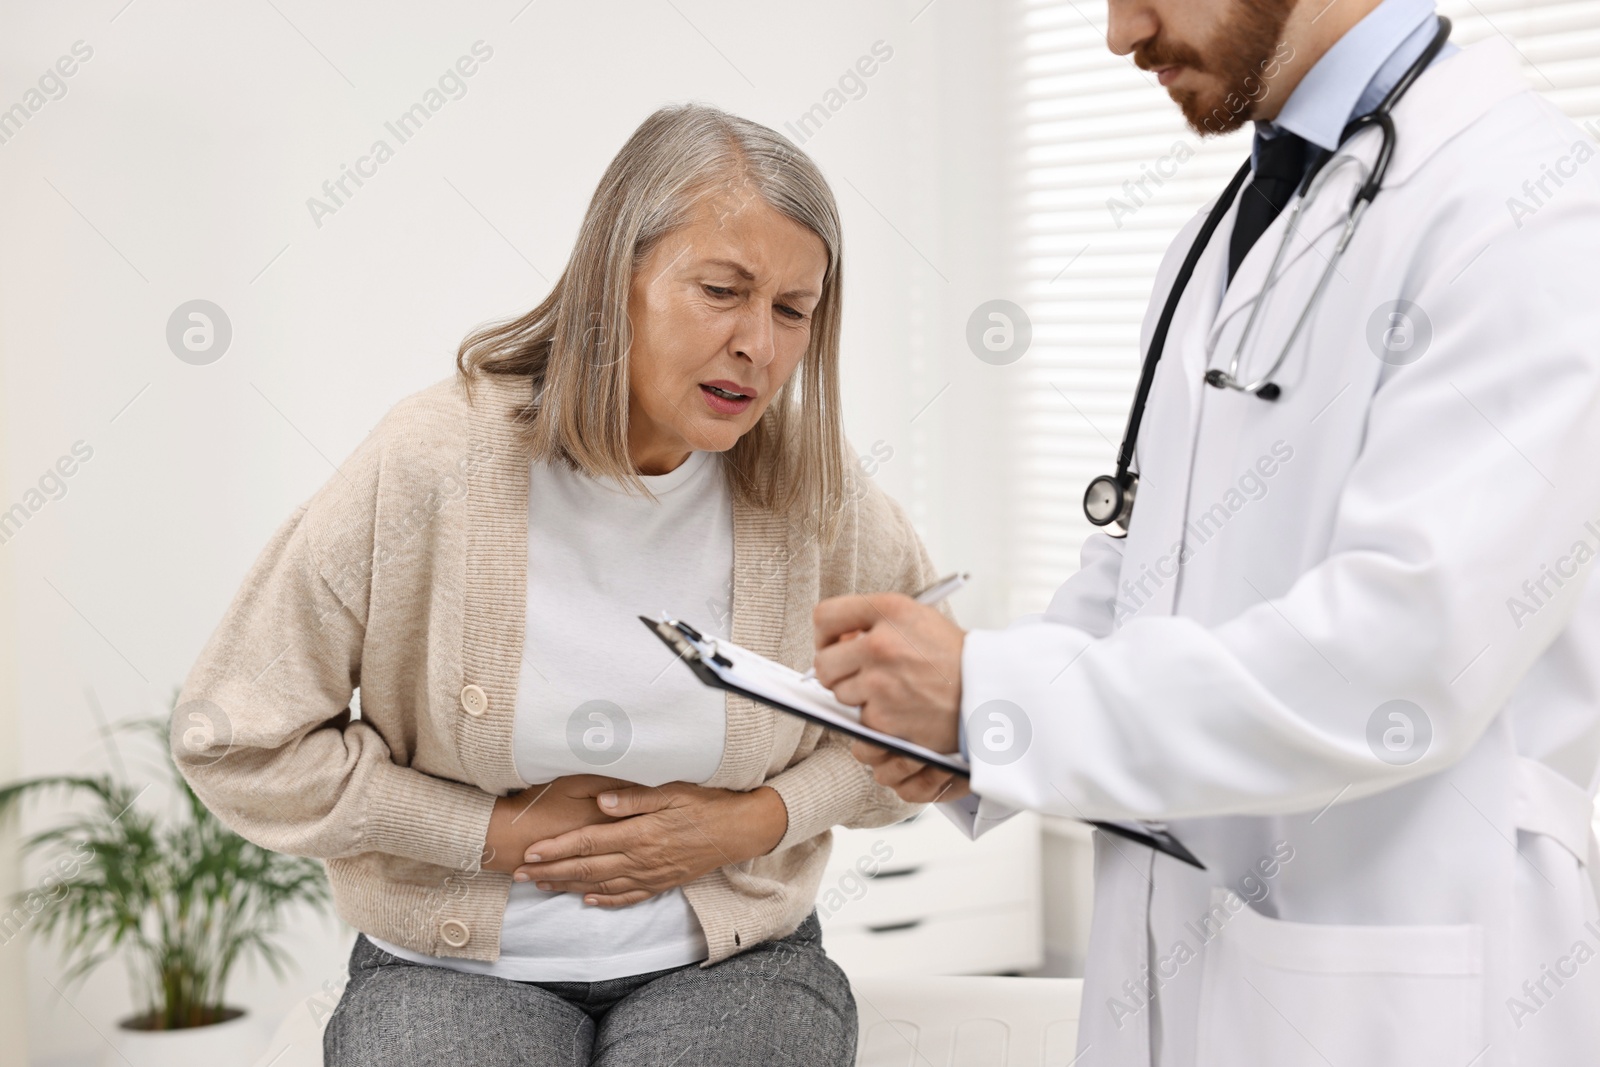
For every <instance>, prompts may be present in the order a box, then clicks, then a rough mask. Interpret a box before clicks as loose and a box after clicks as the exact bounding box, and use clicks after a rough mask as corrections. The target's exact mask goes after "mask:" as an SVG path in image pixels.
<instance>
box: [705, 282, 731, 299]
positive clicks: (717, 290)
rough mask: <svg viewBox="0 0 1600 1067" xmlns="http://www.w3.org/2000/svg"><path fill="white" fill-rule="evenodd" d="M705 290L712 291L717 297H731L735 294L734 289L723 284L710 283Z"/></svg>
mask: <svg viewBox="0 0 1600 1067" xmlns="http://www.w3.org/2000/svg"><path fill="white" fill-rule="evenodd" d="M705 291H706V292H708V293H710V294H711V295H712V296H716V297H730V296H732V295H733V290H732V289H729V288H727V287H726V286H721V285H708V286H705Z"/></svg>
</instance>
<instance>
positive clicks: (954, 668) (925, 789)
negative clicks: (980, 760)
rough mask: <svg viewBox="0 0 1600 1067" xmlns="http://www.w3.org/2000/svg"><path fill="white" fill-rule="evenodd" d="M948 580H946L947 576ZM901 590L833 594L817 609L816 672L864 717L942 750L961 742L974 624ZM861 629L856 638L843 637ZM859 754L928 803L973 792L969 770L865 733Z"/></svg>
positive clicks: (885, 779) (886, 780)
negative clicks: (969, 630)
mask: <svg viewBox="0 0 1600 1067" xmlns="http://www.w3.org/2000/svg"><path fill="white" fill-rule="evenodd" d="M941 584H942V583H941ZM921 599H922V598H916V599H913V598H912V597H908V596H905V595H904V594H901V593H874V594H871V595H868V596H843V597H833V598H830V599H828V600H824V601H823V602H822V603H820V604H818V605H817V607H816V609H815V610H814V611H813V612H812V615H811V621H812V627H813V629H814V630H815V632H816V643H817V655H816V660H815V667H814V670H815V672H816V678H817V680H818V681H819V682H821V683H822V684H823V685H825V686H827V687H828V688H829V689H831V690H833V694H834V696H835V697H837V698H838V699H839V700H840V701H841V702H842V703H845V704H856V705H860V707H861V723H862V725H863V726H869V727H871V728H872V729H874V730H878V731H881V732H883V733H886V734H893V735H894V736H896V737H900V738H904V739H905V740H907V741H911V742H913V743H915V744H918V745H921V746H922V747H924V748H929V749H932V750H933V751H935V752H956V751H958V750H960V748H961V744H960V741H961V737H960V728H959V717H960V709H961V648H962V642H963V640H964V639H965V637H966V632H965V631H964V630H962V629H961V627H959V626H957V625H956V624H955V623H953V622H951V621H950V620H949V619H948V618H946V617H945V615H944V614H943V613H942V612H941V611H939V609H938V608H936V607H933V606H931V605H929V604H927V603H922V602H919V601H920V600H921ZM851 633H855V634H856V636H855V637H854V638H853V639H843V640H842V638H845V637H846V635H848V634H851ZM852 751H853V752H854V754H855V757H856V758H857V759H859V760H861V762H863V763H865V764H867V765H868V766H870V767H871V768H872V773H873V777H874V778H876V779H877V780H878V782H880V783H881V784H883V785H886V786H888V787H890V788H891V789H893V790H894V791H895V792H896V793H898V794H899V795H900V797H901V799H903V800H906V801H910V802H912V803H918V804H925V803H932V802H935V801H949V800H958V799H960V798H961V797H964V796H966V795H967V794H968V793H970V792H971V787H970V785H969V784H968V782H967V780H966V779H965V778H962V777H960V776H959V775H956V774H953V773H951V772H950V771H947V770H944V769H942V768H939V767H930V766H928V765H927V764H925V763H923V762H921V761H920V760H916V759H912V758H911V757H909V756H901V755H896V754H895V753H893V752H889V751H888V750H886V749H883V748H879V747H878V746H877V745H873V744H870V743H868V742H865V741H856V742H854V743H853V746H852Z"/></svg>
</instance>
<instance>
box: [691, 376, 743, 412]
mask: <svg viewBox="0 0 1600 1067" xmlns="http://www.w3.org/2000/svg"><path fill="white" fill-rule="evenodd" d="M744 388H745V387H744V386H742V385H740V384H739V383H738V382H730V381H716V382H701V383H700V395H701V396H703V397H705V398H706V406H707V407H709V408H710V409H711V410H712V411H714V412H716V413H717V414H719V415H738V414H740V413H741V412H743V411H744V410H745V409H746V408H748V407H749V406H750V405H751V404H752V403H754V402H755V399H756V395H755V393H754V392H753V391H752V392H748V393H747V392H744Z"/></svg>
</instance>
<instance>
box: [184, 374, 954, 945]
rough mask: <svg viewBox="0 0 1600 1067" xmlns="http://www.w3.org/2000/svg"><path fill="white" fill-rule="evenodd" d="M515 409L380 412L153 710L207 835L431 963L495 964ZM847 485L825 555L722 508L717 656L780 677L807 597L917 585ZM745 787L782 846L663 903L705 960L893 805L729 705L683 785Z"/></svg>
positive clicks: (801, 910)
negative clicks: (712, 757) (725, 583)
mask: <svg viewBox="0 0 1600 1067" xmlns="http://www.w3.org/2000/svg"><path fill="white" fill-rule="evenodd" d="M529 397H530V386H529V382H528V380H527V379H525V378H507V377H501V376H484V377H480V378H477V379H475V380H474V383H473V389H472V397H471V401H470V402H469V401H468V398H467V394H466V392H465V390H464V388H463V386H462V385H461V383H460V381H459V380H458V378H456V377H455V376H452V377H451V378H449V379H446V380H444V381H441V382H438V383H436V384H435V385H433V386H430V387H429V388H427V389H424V390H422V391H421V392H418V393H416V394H413V395H412V396H409V397H407V398H406V399H404V400H402V401H401V402H400V403H398V404H397V405H395V407H394V408H393V409H392V410H390V411H389V413H388V414H387V415H385V416H384V417H383V419H382V420H380V422H379V423H378V425H377V427H376V428H375V429H374V430H373V431H372V432H371V433H370V434H369V435H368V436H367V438H366V439H365V440H364V441H363V442H362V443H361V444H360V445H359V446H358V447H357V448H356V450H355V452H354V453H353V454H352V455H351V456H350V458H349V459H347V460H346V461H345V462H344V464H343V465H342V466H341V467H340V468H339V470H338V473H337V474H336V475H335V476H334V477H333V478H331V479H330V480H329V481H328V483H327V484H326V485H324V486H323V487H322V488H321V489H319V490H318V491H317V492H316V493H315V494H314V495H313V496H312V497H311V499H310V500H308V501H307V502H306V503H305V504H302V505H301V506H300V507H299V508H297V509H296V510H295V512H294V513H293V514H292V515H290V516H289V518H288V519H287V520H286V521H285V522H284V523H283V524H282V525H281V526H280V527H279V528H278V529H277V531H276V532H275V533H274V534H273V536H272V539H271V541H270V542H269V543H268V544H267V546H266V548H265V549H264V550H263V551H262V553H261V555H260V557H259V558H258V559H257V560H256V562H255V564H254V565H253V566H252V567H251V569H250V571H249V573H248V574H247V575H246V577H245V580H244V584H243V586H242V588H240V590H239V592H238V593H237V594H236V595H235V596H234V599H233V602H232V603H231V604H230V605H229V607H228V611H227V614H226V615H225V616H224V617H223V619H222V622H221V624H220V625H219V626H218V627H217V630H216V632H215V633H214V634H212V636H211V638H210V639H209V640H208V641H207V642H206V645H205V648H204V649H203V650H202V651H201V653H200V658H199V660H198V661H197V662H196V663H195V664H194V667H193V668H192V670H191V671H190V673H189V676H188V678H187V680H186V681H185V684H184V686H183V691H182V693H181V695H180V701H179V706H178V708H177V709H176V712H175V714H174V716H173V726H172V749H173V755H174V757H175V759H176V760H177V762H178V766H179V768H180V769H181V770H182V772H183V774H184V776H185V777H186V778H187V779H188V781H189V782H190V784H191V785H192V786H193V787H194V790H195V792H196V793H197V794H198V795H199V796H200V797H201V799H202V800H204V801H205V803H206V805H207V806H208V807H210V808H211V809H212V810H213V811H214V812H216V814H217V815H218V816H219V817H220V818H221V819H222V820H223V822H225V823H226V824H227V825H228V826H230V827H232V828H233V829H234V830H236V831H237V832H239V833H240V834H242V835H243V836H244V837H246V838H248V839H250V840H251V841H254V842H256V843H257V844H259V845H262V846H264V847H266V848H270V849H275V850H277V851H280V852H287V853H294V854H297V855H304V856H316V857H319V858H321V859H323V860H324V861H325V862H326V866H327V870H328V876H329V879H330V881H331V883H332V887H333V896H334V902H335V906H336V907H337V909H338V911H339V914H340V915H341V916H343V917H344V919H345V920H346V921H348V922H349V923H350V924H351V925H353V926H355V927H356V928H357V929H359V930H362V931H364V932H366V933H369V934H372V935H374V936H376V937H381V938H384V939H386V940H388V941H392V942H394V943H396V944H399V945H403V946H405V947H407V948H410V949H413V950H415V951H418V952H425V953H429V954H432V955H438V956H457V957H464V958H467V959H476V960H493V959H495V958H497V957H498V956H499V954H500V921H501V917H502V915H503V913H504V910H505V905H506V899H507V890H508V889H509V887H510V885H511V877H510V875H507V874H501V873H498V872H495V871H486V870H483V869H482V868H481V867H480V866H479V862H480V858H481V852H482V849H483V844H484V835H485V832H486V830H487V828H488V824H489V813H490V811H491V809H492V808H493V805H494V800H495V797H496V796H499V795H504V794H509V793H513V792H516V791H518V790H521V789H523V788H525V787H527V786H528V785H529V784H530V783H527V782H524V781H522V780H521V779H520V778H519V777H518V776H517V772H516V768H515V766H514V764H513V760H512V744H511V737H512V723H513V718H514V712H515V705H516V687H517V677H518V671H519V665H520V662H521V659H522V654H523V633H524V612H525V610H526V603H527V602H526V586H527V549H528V483H529V462H530V461H529V457H528V455H527V454H526V451H525V449H523V448H522V447H520V445H519V443H518V441H517V438H516V431H517V426H516V423H515V422H514V419H513V412H514V411H515V409H516V408H517V407H518V406H519V405H522V404H525V403H526V402H527V401H528V399H529ZM850 473H851V475H852V482H851V488H850V489H849V490H848V491H847V493H846V505H845V509H844V513H843V515H842V520H843V521H842V523H841V533H840V535H839V538H838V540H837V541H836V543H835V544H834V546H833V547H832V548H830V549H828V550H826V551H823V550H821V549H820V548H819V546H818V545H817V543H816V542H815V541H814V539H811V538H807V537H803V536H801V535H800V534H799V533H798V532H797V531H796V530H795V529H793V528H792V524H791V523H789V522H788V521H787V520H785V519H783V518H779V517H776V516H773V515H770V514H766V513H763V512H760V511H757V510H754V509H752V508H750V507H746V506H742V505H738V504H736V505H735V508H734V519H733V525H734V585H733V620H732V636H733V639H734V641H735V642H737V643H738V644H740V645H743V646H745V647H747V648H751V649H754V650H755V651H757V652H761V653H763V654H765V655H767V656H770V657H772V658H775V659H778V660H781V661H782V662H784V663H786V664H788V665H789V666H791V667H795V668H800V667H802V666H804V665H807V664H809V663H810V660H811V654H812V629H811V608H812V606H813V605H814V604H816V602H817V601H818V599H820V598H822V597H826V596H832V595H835V594H840V593H851V592H873V591H880V590H898V591H901V592H912V591H915V590H916V589H917V588H918V587H920V586H922V585H925V584H926V583H928V582H929V581H931V580H932V578H933V570H932V566H931V564H930V563H929V560H928V557H927V553H926V552H925V551H924V550H923V548H922V546H921V543H920V542H919V541H918V539H917V537H916V534H915V533H914V532H913V531H912V529H911V525H910V523H909V522H908V521H907V520H906V518H905V515H904V514H903V513H902V511H901V510H900V508H899V507H898V506H897V505H896V504H895V503H894V502H893V501H892V500H891V499H890V498H889V497H888V496H887V495H885V494H884V493H883V492H882V491H881V490H879V489H878V488H877V487H875V486H874V485H873V484H872V483H871V482H869V481H868V480H867V479H865V478H864V477H861V476H860V475H859V472H858V471H857V470H855V469H854V467H853V465H852V469H851V472H850ZM652 606H654V605H641V607H642V608H649V607H652ZM357 687H359V688H360V691H361V699H360V717H359V718H353V717H352V715H351V711H350V703H351V694H352V692H353V691H354V690H355V689H356V688H357ZM762 783H766V784H767V785H770V786H771V787H772V788H773V789H775V790H776V791H777V792H778V794H779V795H780V796H781V797H782V798H783V802H784V804H785V805H786V806H787V808H788V817H789V827H788V831H787V833H786V834H785V835H784V837H783V839H782V840H781V841H780V842H779V843H778V845H777V847H776V848H775V849H774V850H773V851H772V852H771V853H769V854H768V855H766V856H762V857H759V858H757V859H754V860H750V861H747V862H744V863H740V864H735V865H732V866H727V867H723V868H721V869H719V870H716V871H713V872H711V873H710V874H707V875H705V876H703V877H701V878H699V879H697V880H696V881H694V882H691V883H689V884H688V885H686V886H685V887H684V891H685V894H686V895H687V897H688V900H689V902H690V904H691V906H692V907H693V908H694V910H695V914H696V915H697V916H698V917H699V919H700V922H701V925H702V926H703V927H704V929H705V933H706V940H707V941H708V943H709V945H710V958H709V961H708V962H716V961H718V960H721V959H725V958H727V957H728V956H731V955H733V954H735V953H737V952H739V951H740V950H741V949H744V948H749V947H750V946H751V945H754V944H757V943H759V942H761V941H763V940H766V939H769V938H773V937H779V936H782V935H784V934H787V933H789V932H791V931H792V930H793V929H794V928H795V927H796V926H798V925H799V923H800V921H801V920H802V919H803V918H804V917H805V916H806V914H807V913H808V912H809V911H810V909H811V906H812V903H813V901H814V899H815V896H816V889H817V884H818V882H819V881H820V880H821V876H822V868H823V865H824V863H825V862H826V860H827V855H828V849H829V845H830V841H831V835H830V833H829V828H830V827H832V826H834V825H837V824H844V825H847V826H881V825H885V824H887V823H890V822H894V821H896V820H898V819H901V818H904V817H906V816H907V815H909V814H911V813H912V812H913V811H914V810H915V809H914V808H912V807H910V806H908V805H906V804H903V803H902V802H901V801H900V800H899V799H898V798H896V797H895V796H894V794H893V793H892V792H890V791H888V790H886V789H883V788H882V787H880V786H878V785H877V784H876V783H875V782H874V781H873V780H872V778H871V776H870V774H869V773H868V772H867V770H866V769H865V768H864V767H862V766H861V765H860V764H858V763H857V762H856V761H855V760H854V759H852V758H851V756H850V754H849V749H848V748H847V747H846V744H845V742H844V739H843V738H841V737H840V736H839V735H837V734H833V733H826V732H824V731H823V730H822V729H821V728H820V727H818V726H815V725H811V724H808V723H806V722H804V721H802V720H800V719H797V718H794V717H793V716H789V715H784V714H780V713H778V712H774V711H772V710H770V709H768V708H766V707H764V706H761V705H758V704H756V703H754V702H752V701H750V700H748V699H746V698H743V697H738V696H734V695H729V697H728V700H727V731H726V742H725V747H724V750H723V753H722V762H721V764H720V766H719V767H718V768H717V771H716V773H715V774H714V775H713V777H712V778H711V779H710V780H709V781H708V782H707V783H706V784H707V785H711V786H718V787H722V788H727V789H737V790H748V789H753V788H755V787H757V786H758V785H760V784H762Z"/></svg>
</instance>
